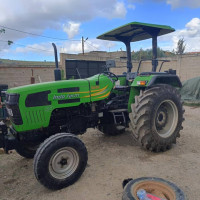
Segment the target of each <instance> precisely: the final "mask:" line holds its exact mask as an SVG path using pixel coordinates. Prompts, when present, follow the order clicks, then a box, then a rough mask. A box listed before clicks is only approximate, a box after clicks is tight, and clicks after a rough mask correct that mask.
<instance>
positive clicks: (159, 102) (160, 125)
mask: <svg viewBox="0 0 200 200" xmlns="http://www.w3.org/2000/svg"><path fill="white" fill-rule="evenodd" d="M131 109H132V113H130V114H129V118H130V128H131V129H132V133H133V136H134V137H135V138H136V140H137V141H138V142H139V143H140V144H141V146H143V147H144V148H145V149H147V150H150V151H155V152H160V151H166V150H167V149H170V148H171V146H172V144H173V143H176V138H177V137H180V133H179V132H180V130H181V129H182V128H183V127H182V122H183V120H184V118H183V113H184V109H183V106H182V102H181V98H180V95H179V93H178V91H177V90H176V89H175V88H174V87H172V86H170V85H165V84H159V85H155V86H153V87H151V88H150V89H147V90H145V91H141V93H140V95H139V96H136V97H135V103H134V104H132V105H131Z"/></svg>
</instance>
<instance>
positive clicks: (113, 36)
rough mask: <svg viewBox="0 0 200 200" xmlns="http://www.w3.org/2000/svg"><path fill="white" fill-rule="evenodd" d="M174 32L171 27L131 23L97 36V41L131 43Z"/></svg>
mask: <svg viewBox="0 0 200 200" xmlns="http://www.w3.org/2000/svg"><path fill="white" fill-rule="evenodd" d="M174 31H175V29H174V28H172V27H171V26H166V25H158V24H148V23H141V22H131V23H128V24H125V25H123V26H120V27H118V28H115V29H113V30H111V31H108V32H106V33H104V34H102V35H99V36H98V37H97V39H102V40H110V41H125V40H128V39H129V41H131V42H136V41H140V40H146V39H149V38H152V34H157V36H161V35H165V34H168V33H171V32H174Z"/></svg>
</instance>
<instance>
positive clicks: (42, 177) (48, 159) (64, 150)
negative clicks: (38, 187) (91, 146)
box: [34, 133, 88, 190]
mask: <svg viewBox="0 0 200 200" xmlns="http://www.w3.org/2000/svg"><path fill="white" fill-rule="evenodd" d="M87 160H88V154H87V149H86V147H85V145H84V144H83V142H82V141H81V140H80V139H78V138H77V137H76V136H74V135H72V134H69V133H58V134H56V135H53V136H51V137H50V138H48V139H46V140H45V141H44V143H43V144H41V145H40V147H39V149H38V150H37V152H36V154H35V157H34V172H35V176H36V178H37V180H38V181H39V182H40V183H41V184H42V185H44V186H45V187H47V188H49V189H52V190H58V189H61V188H64V187H67V186H69V185H72V184H73V183H75V182H76V181H77V180H78V179H79V178H80V176H81V175H82V173H83V172H84V170H85V167H86V164H87Z"/></svg>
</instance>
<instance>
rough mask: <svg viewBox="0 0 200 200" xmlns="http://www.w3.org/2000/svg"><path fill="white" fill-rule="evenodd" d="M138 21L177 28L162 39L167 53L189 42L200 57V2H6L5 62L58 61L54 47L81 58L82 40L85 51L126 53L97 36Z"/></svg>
mask: <svg viewBox="0 0 200 200" xmlns="http://www.w3.org/2000/svg"><path fill="white" fill-rule="evenodd" d="M134 21H137V22H144V23H153V24H161V25H169V26H171V27H173V28H175V29H176V31H175V32H173V33H170V34H168V35H165V36H161V37H159V39H158V46H159V47H160V48H162V49H163V50H168V51H172V50H173V49H176V46H177V42H178V40H179V39H181V38H184V40H185V44H186V51H187V52H200V0H84V1H83V0H56V1H55V0H28V1H27V0H6V1H5V0H0V29H5V33H1V34H0V58H4V59H12V60H33V61H44V60H46V61H53V60H54V53H53V47H52V45H51V43H52V42H54V43H55V44H56V45H57V48H58V52H59V53H71V54H77V53H81V52H82V44H81V38H82V37H83V38H84V40H85V42H84V46H85V52H89V51H108V52H112V51H120V50H125V46H124V44H123V43H120V42H111V41H103V40H98V39H96V37H97V36H98V35H101V34H102V33H104V32H107V31H109V30H111V29H114V28H117V27H118V26H121V25H124V24H126V23H129V22H134ZM86 38H88V39H87V40H86ZM8 40H9V41H13V44H12V45H10V46H9V45H8V44H7V41H8ZM140 48H142V49H148V48H151V40H145V41H140V42H135V43H132V45H131V49H132V51H137V50H139V49H140Z"/></svg>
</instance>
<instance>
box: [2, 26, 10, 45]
mask: <svg viewBox="0 0 200 200" xmlns="http://www.w3.org/2000/svg"><path fill="white" fill-rule="evenodd" d="M5 32H6V31H5V29H3V28H1V29H0V34H1V33H5ZM7 43H8V45H11V44H13V41H11V40H8V41H7Z"/></svg>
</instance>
